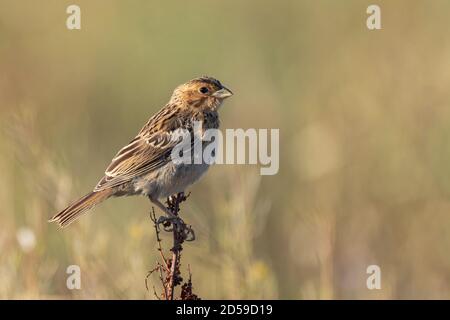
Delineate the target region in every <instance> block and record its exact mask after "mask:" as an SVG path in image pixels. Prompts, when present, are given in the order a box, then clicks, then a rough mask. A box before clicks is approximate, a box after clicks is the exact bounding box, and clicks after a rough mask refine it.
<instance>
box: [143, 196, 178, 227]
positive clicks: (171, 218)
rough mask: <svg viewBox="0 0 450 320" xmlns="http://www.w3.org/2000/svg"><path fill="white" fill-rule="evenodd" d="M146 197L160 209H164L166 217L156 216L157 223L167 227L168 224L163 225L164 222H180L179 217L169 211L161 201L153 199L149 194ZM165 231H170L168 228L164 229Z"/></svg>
mask: <svg viewBox="0 0 450 320" xmlns="http://www.w3.org/2000/svg"><path fill="white" fill-rule="evenodd" d="M148 198H149V199H150V202H152V203H153V204H155V205H156V206H158V207H159V208H160V209H161V210H162V211H164V212H165V213H166V215H167V217H164V216H161V217H159V218H158V221H157V223H158V224H163V225H164V226H165V227H169V226H170V225H169V224H168V225H165V223H166V222H172V223H173V224H180V223H182V220H181V218H180V217H178V216H176V215H175V214H173V212H172V211H170V210H169V209H168V208H167V207H166V206H164V205H163V204H162V203H161V201H159V200H158V199H155V198H153V197H151V196H148ZM164 230H166V231H171V230H170V229H164Z"/></svg>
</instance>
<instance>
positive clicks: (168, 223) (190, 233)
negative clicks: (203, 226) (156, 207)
mask: <svg viewBox="0 0 450 320" xmlns="http://www.w3.org/2000/svg"><path fill="white" fill-rule="evenodd" d="M156 223H157V224H161V225H162V226H163V229H164V231H166V232H173V231H174V228H175V230H176V232H177V234H178V235H179V236H180V237H181V239H182V240H183V241H194V240H195V233H194V230H193V229H192V227H191V226H188V225H187V224H186V223H185V222H184V221H183V219H181V218H180V217H178V216H175V215H173V216H169V217H168V216H161V217H159V218H158V221H157V222H156Z"/></svg>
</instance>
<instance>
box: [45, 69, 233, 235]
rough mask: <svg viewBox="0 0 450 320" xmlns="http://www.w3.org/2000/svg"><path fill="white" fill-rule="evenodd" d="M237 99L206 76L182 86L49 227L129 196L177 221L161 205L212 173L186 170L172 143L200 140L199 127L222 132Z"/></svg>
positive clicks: (199, 167) (199, 168)
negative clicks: (184, 135) (226, 107)
mask: <svg viewBox="0 0 450 320" xmlns="http://www.w3.org/2000/svg"><path fill="white" fill-rule="evenodd" d="M232 95H233V93H232V92H231V91H230V90H229V89H227V88H226V87H224V86H223V85H222V84H221V83H220V82H219V81H218V80H216V79H214V78H211V77H206V76H204V77H200V78H196V79H193V80H190V81H188V82H187V83H185V84H182V85H180V86H178V87H177V88H176V89H175V90H174V92H173V94H172V97H171V98H170V101H169V102H168V103H167V104H166V105H165V106H164V107H163V108H162V109H161V110H160V111H159V112H158V113H156V114H155V115H154V116H153V117H151V118H150V120H148V122H147V123H146V124H145V125H144V127H143V128H142V129H141V131H140V132H139V134H138V135H137V136H136V137H135V138H134V139H133V140H131V141H130V143H129V144H128V145H126V146H125V147H123V148H122V149H121V150H120V151H119V152H118V153H117V154H116V156H115V157H114V158H113V159H112V161H111V164H110V165H109V166H108V168H107V169H106V171H105V176H104V177H103V178H102V179H101V180H100V181H99V182H98V184H97V185H96V187H95V188H94V190H93V191H92V192H90V193H88V194H87V195H85V196H84V197H82V198H81V199H79V200H77V201H75V202H73V203H72V204H70V205H69V206H68V207H67V208H65V209H64V210H62V211H61V212H59V213H58V214H56V215H55V216H54V217H53V218H51V220H50V221H51V222H57V223H58V224H59V225H60V226H61V227H66V226H68V225H69V224H70V223H72V222H73V221H74V220H76V219H77V218H79V217H80V216H81V215H82V214H83V213H85V212H86V211H87V210H89V209H92V208H93V207H94V206H95V205H97V204H98V203H100V202H102V201H104V200H106V199H108V198H109V197H112V196H114V197H117V196H129V195H144V196H147V197H148V198H149V199H150V201H151V202H152V203H154V204H155V205H157V206H158V207H159V208H160V209H161V210H163V211H164V212H165V213H166V214H167V215H169V216H172V214H171V212H170V211H169V210H168V209H167V208H166V207H165V206H164V205H163V204H162V203H161V202H160V201H159V199H160V198H166V197H168V196H170V195H173V194H176V193H178V192H183V191H184V190H185V188H186V187H188V186H189V185H191V184H192V183H194V182H195V181H197V180H198V179H199V178H200V177H201V176H202V174H203V173H205V172H206V170H207V169H208V167H209V164H208V163H204V162H202V163H201V164H194V163H192V164H186V163H178V162H175V161H173V159H172V157H171V153H172V150H173V149H174V147H175V146H176V145H177V144H178V143H179V140H177V139H173V135H174V133H175V132H176V131H177V130H179V129H184V130H187V131H188V132H190V133H192V134H193V135H195V134H196V133H195V132H194V123H195V122H198V123H201V128H202V131H203V132H204V130H207V129H217V128H218V127H219V115H218V109H219V107H220V105H221V104H222V102H223V100H224V99H226V98H228V97H230V96H232ZM199 134H200V135H201V134H202V133H199ZM205 145H206V144H205ZM205 145H204V146H203V147H205Z"/></svg>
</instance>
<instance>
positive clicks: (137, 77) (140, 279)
mask: <svg viewBox="0 0 450 320" xmlns="http://www.w3.org/2000/svg"><path fill="white" fill-rule="evenodd" d="M74 3H75V4H77V5H79V6H80V7H81V30H74V31H69V30H67V28H66V26H65V22H66V18H67V16H68V15H67V14H66V8H67V6H68V5H70V4H74ZM376 3H377V4H378V5H379V6H380V7H381V15H382V28H383V29H382V30H379V31H369V30H368V29H367V28H366V18H367V16H368V15H367V14H366V8H367V6H368V5H370V4H372V1H361V0H359V1H357V0H354V1H334V0H328V1H325V0H315V1H312V0H310V1H267V0H266V1H262V0H254V1H239V0H228V1H214V2H213V1H203V0H198V1H183V2H182V1H144V0H141V1H137V0H133V1H106V0H102V1H87V0H77V1H56V0H54V1H49V0H46V1H25V0H22V1H12V0H11V1H5V0H0V123H1V130H0V154H1V158H0V172H1V176H0V177H1V179H0V203H1V206H0V283H1V285H0V298H31V299H36V298H50V299H53V298H55V299H59V298H116V299H128V298H136V299H143V298H146V299H152V298H153V294H152V292H147V291H146V289H145V285H144V279H145V276H146V274H147V271H148V270H150V269H152V268H153V266H154V264H155V261H156V259H157V258H158V254H157V251H156V243H155V235H154V230H153V226H152V223H151V221H150V220H149V218H148V212H149V210H150V205H149V202H148V200H147V199H145V198H144V197H131V198H119V199H112V200H109V201H107V202H105V203H103V204H102V205H100V206H98V207H97V208H95V209H94V210H93V211H92V212H91V213H90V214H88V215H86V216H84V217H83V218H82V219H80V220H79V221H78V222H77V223H76V224H74V225H72V226H70V227H69V228H68V229H66V230H64V231H62V230H59V229H57V228H56V226H55V225H53V224H48V223H47V219H48V218H49V217H51V216H52V215H53V214H54V213H55V212H57V211H58V210H60V209H62V208H63V207H64V206H65V205H67V204H68V203H69V202H70V201H72V200H74V199H75V198H77V197H79V196H81V195H83V194H85V193H86V192H88V191H90V190H91V188H92V187H93V186H94V185H95V184H96V183H97V181H98V180H99V179H100V178H101V176H102V173H103V170H104V169H105V168H106V166H107V165H108V164H109V161H110V159H111V158H112V157H113V155H114V154H115V153H116V151H117V150H119V149H120V148H121V147H122V146H123V145H125V144H126V143H127V142H128V141H129V140H130V139H131V138H133V137H134V135H135V134H136V133H137V132H138V131H139V130H140V128H141V126H142V125H143V124H144V123H145V122H146V121H147V119H148V118H149V117H150V116H151V115H152V114H154V113H155V112H156V111H157V110H158V109H159V108H161V107H162V106H163V105H164V104H165V103H166V102H167V101H168V98H169V96H170V94H171V92H172V90H173V89H174V87H175V86H177V85H178V84H180V83H183V82H185V81H187V80H189V79H191V78H194V77H197V76H200V75H203V74H207V75H211V76H214V77H216V78H218V79H220V80H221V81H222V82H223V83H224V84H225V85H227V86H228V87H229V88H231V89H232V90H233V91H234V92H235V95H234V96H233V97H232V98H231V99H229V100H228V101H227V102H226V103H225V105H224V107H223V108H222V109H221V117H222V128H223V129H225V128H280V139H281V141H280V161H281V164H280V171H279V173H278V174H277V175H275V176H263V177H261V176H260V175H259V168H258V167H257V166H249V165H247V166H246V165H239V166H238V165H228V166H225V165H221V166H219V165H218V166H215V167H213V168H212V169H211V170H210V171H209V172H208V174H207V175H206V176H205V177H204V178H203V179H202V180H201V181H200V182H199V183H197V184H196V185H195V186H193V187H192V188H191V189H190V190H188V191H192V196H191V197H190V199H189V201H188V202H187V203H186V204H185V205H184V207H183V212H182V215H183V217H184V219H185V220H186V221H187V222H188V223H191V224H192V225H193V226H194V229H195V230H196V234H197V240H196V241H195V242H193V243H188V244H186V245H185V250H184V251H183V258H182V264H183V265H182V270H183V272H185V271H186V269H187V266H188V264H189V265H190V266H191V270H192V273H193V283H194V290H195V293H197V294H198V295H199V296H200V297H202V298H204V299H205V298H219V299H220V298H225V299H231V298H233V299H240V298H244V299H248V298H254V299H259V298H262V299H264V298H282V299H316V298H319V299H351V298H357V299H363V298H366V299H379V298H386V299H404V298H450V255H449V251H450V201H449V196H450V108H449V106H450V105H449V104H450V97H449V88H450V63H449V61H450V25H449V23H448V21H449V19H450V2H449V1H446V0H442V1H439V0H433V1H406V0H404V1H377V2H376ZM163 245H165V246H166V247H169V246H170V237H169V236H168V235H164V240H163ZM71 264H76V265H79V266H80V267H81V272H82V274H81V277H82V289H81V290H73V291H71V290H68V289H67V288H66V277H67V274H66V273H65V271H66V268H67V266H68V265H71ZM372 264H376V265H379V266H380V268H381V272H382V281H381V285H382V289H381V290H368V289H367V287H366V279H367V277H368V275H367V274H366V268H367V266H369V265H372ZM152 280H153V283H154V284H157V282H158V281H157V279H156V278H153V279H152Z"/></svg>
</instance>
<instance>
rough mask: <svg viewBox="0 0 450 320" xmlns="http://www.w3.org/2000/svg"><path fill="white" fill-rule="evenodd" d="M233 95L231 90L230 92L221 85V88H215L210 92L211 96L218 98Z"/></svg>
mask: <svg viewBox="0 0 450 320" xmlns="http://www.w3.org/2000/svg"><path fill="white" fill-rule="evenodd" d="M232 95H233V92H231V90H230V89H227V88H225V87H222V89H220V90H217V91H216V92H214V93H213V94H212V96H213V97H215V98H219V99H225V98H228V97H231V96H232Z"/></svg>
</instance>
